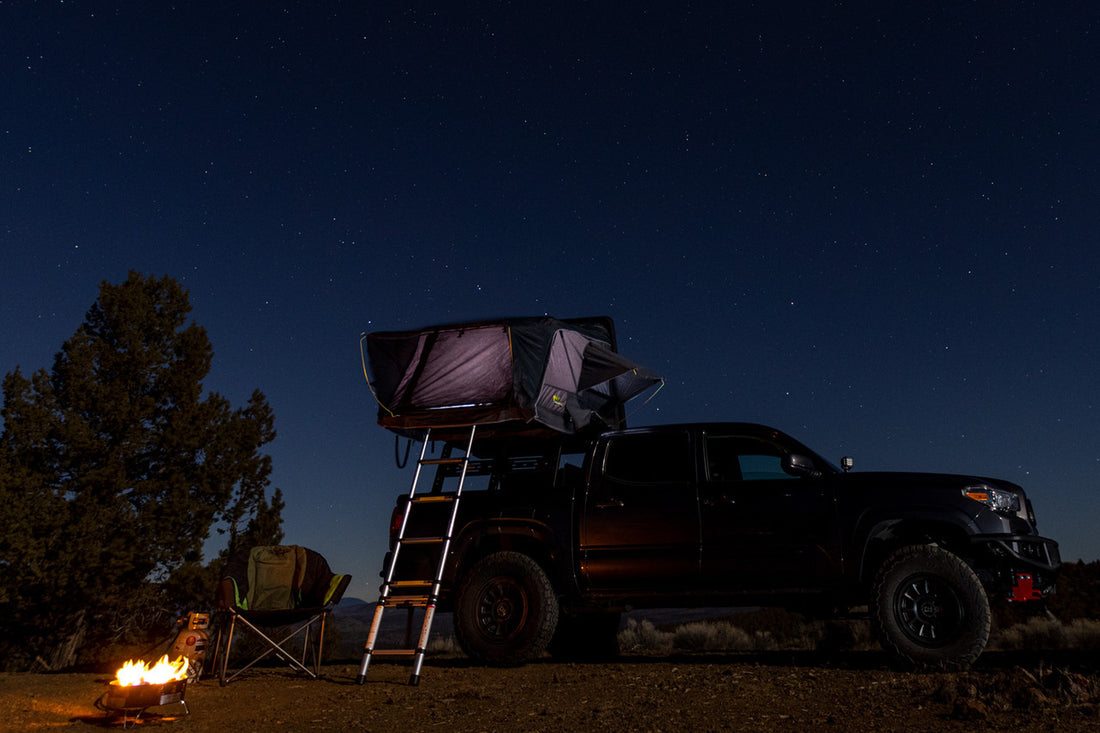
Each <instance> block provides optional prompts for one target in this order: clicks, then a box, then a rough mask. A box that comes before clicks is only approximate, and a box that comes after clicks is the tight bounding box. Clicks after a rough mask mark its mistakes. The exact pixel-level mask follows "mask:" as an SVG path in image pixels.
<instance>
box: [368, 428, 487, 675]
mask: <svg viewBox="0 0 1100 733" xmlns="http://www.w3.org/2000/svg"><path fill="white" fill-rule="evenodd" d="M476 433H477V426H476V425H471V426H470V437H469V439H468V440H467V443H466V453H465V455H463V456H461V457H458V458H452V457H451V448H452V446H451V444H450V443H447V444H445V445H444V447H443V451H442V455H441V457H440V458H425V456H426V455H427V451H428V442H429V441H430V440H431V429H430V428H429V429H428V430H427V431H426V432H425V433H424V444H423V445H422V446H421V448H420V457H419V458H418V459H417V461H416V471H415V472H414V474H413V481H412V488H410V489H409V494H408V496H409V502H408V504H407V505H406V507H405V516H403V517H402V518H401V526H400V527H399V528H398V530H397V538H396V542H395V544H394V547H393V551H392V553H391V554H390V562H389V567H388V568H386V575H385V579H384V580H383V581H382V587H381V590H380V592H379V595H378V604H377V605H376V606H375V608H374V618H373V619H372V620H371V625H370V632H369V633H368V634H367V643H366V647H365V649H364V651H363V661H362V663H361V664H360V665H359V675H358V676H357V677H356V678H355V681H356V683H357V684H360V685H361V684H363V683H364V682H366V678H367V667H368V666H369V665H370V662H371V658H372V657H411V658H412V660H413V669H412V674H411V675H410V676H409V684H410V685H413V686H415V685H417V684H419V683H420V668H421V667H422V666H423V664H424V655H425V652H426V651H427V646H428V637H429V635H430V634H431V630H432V621H433V620H434V618H435V609H436V605H437V604H438V603H439V593H440V587H441V586H442V583H443V570H444V568H445V567H446V565H447V553H448V552H450V549H451V538H452V536H453V534H454V529H455V521H456V519H457V517H458V504H459V499H460V498H461V497H462V487H463V485H464V484H465V483H466V471H467V469H468V468H469V466H470V460H471V458H472V452H473V448H474V435H475V434H476ZM424 466H437V467H438V466H459V467H461V469H460V471H459V475H458V488H457V489H456V490H455V491H454V493H450V494H442V493H439V494H437V493H432V494H417V493H416V489H417V485H418V484H419V482H420V473H421V470H422V469H423V468H424ZM439 502H449V503H450V505H451V512H450V517H449V519H448V521H447V525H446V528H445V529H444V531H443V533H442V534H441V535H439V536H431V537H407V536H406V535H405V532H406V529H407V528H408V526H409V517H411V516H412V513H413V510H414V507H416V506H418V505H420V504H427V503H439ZM430 544H438V545H439V547H440V549H439V560H438V562H437V563H436V569H435V576H434V577H433V578H431V579H425V578H400V579H399V578H396V577H395V575H396V571H397V563H398V558H399V557H400V556H401V548H403V547H405V546H408V545H430ZM395 590H397V591H401V592H399V593H398V594H396V595H395V594H394V591H395ZM410 591H412V592H410ZM416 591H426V593H417V592H416ZM387 608H407V609H409V613H410V624H411V623H412V621H411V614H412V611H413V609H416V608H423V609H424V620H423V623H422V624H421V626H420V637H419V639H418V641H417V642H416V646H415V647H413V648H401V649H378V648H376V643H377V641H378V631H379V629H380V627H381V625H382V615H383V613H384V612H385V610H386V609H387ZM406 643H408V642H407V641H406Z"/></svg>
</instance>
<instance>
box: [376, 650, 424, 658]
mask: <svg viewBox="0 0 1100 733" xmlns="http://www.w3.org/2000/svg"><path fill="white" fill-rule="evenodd" d="M371 654H372V655H373V656H376V657H412V656H415V655H416V650H415V649H374V650H373V651H371Z"/></svg>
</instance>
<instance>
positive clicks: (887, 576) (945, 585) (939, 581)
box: [871, 545, 991, 669]
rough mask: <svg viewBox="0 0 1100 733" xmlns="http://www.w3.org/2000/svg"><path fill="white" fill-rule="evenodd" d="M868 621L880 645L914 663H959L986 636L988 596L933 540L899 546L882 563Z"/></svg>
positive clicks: (971, 656)
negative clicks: (926, 543)
mask: <svg viewBox="0 0 1100 733" xmlns="http://www.w3.org/2000/svg"><path fill="white" fill-rule="evenodd" d="M871 621H872V623H873V625H874V628H875V632H876V634H877V635H878V637H879V641H880V642H881V643H882V646H883V648H885V649H886V650H887V651H888V652H890V653H891V654H892V655H893V656H895V657H897V658H898V659H899V660H901V661H903V662H906V663H908V664H911V665H914V666H917V667H931V668H937V669H965V668H966V667H969V666H970V665H971V664H972V663H973V662H974V660H975V659H977V658H978V655H980V654H981V653H982V650H983V649H985V643H986V641H987V640H988V639H989V627H990V621H991V617H990V612H989V599H988V598H986V595H985V589H984V588H982V584H981V581H980V580H978V576H977V575H976V574H975V573H974V571H973V570H972V569H971V568H970V566H969V565H967V564H966V563H965V562H964V561H963V560H962V559H961V558H960V557H958V556H957V555H955V554H953V553H951V552H949V551H947V550H945V549H943V548H941V547H937V546H935V545H912V546H909V547H903V548H901V549H900V550H898V551H897V552H895V553H894V554H893V555H891V556H890V557H889V558H888V559H887V561H886V563H885V564H884V565H883V566H882V569H881V570H880V571H879V573H878V575H877V577H876V578H875V584H874V589H873V596H872V602H871Z"/></svg>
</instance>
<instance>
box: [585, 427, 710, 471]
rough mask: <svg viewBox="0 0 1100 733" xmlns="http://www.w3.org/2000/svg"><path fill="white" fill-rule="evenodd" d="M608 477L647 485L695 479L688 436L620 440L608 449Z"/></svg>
mask: <svg viewBox="0 0 1100 733" xmlns="http://www.w3.org/2000/svg"><path fill="white" fill-rule="evenodd" d="M604 475H605V476H607V477H608V478H611V479H614V480H616V481H627V482H630V483H643V484H644V483H669V482H676V481H681V482H689V481H692V480H694V476H693V472H692V468H691V444H690V443H689V442H688V436H687V433H661V434H642V435H622V436H619V437H616V438H615V439H613V440H612V441H611V442H610V443H609V444H608V446H607V455H606V456H605V457H604Z"/></svg>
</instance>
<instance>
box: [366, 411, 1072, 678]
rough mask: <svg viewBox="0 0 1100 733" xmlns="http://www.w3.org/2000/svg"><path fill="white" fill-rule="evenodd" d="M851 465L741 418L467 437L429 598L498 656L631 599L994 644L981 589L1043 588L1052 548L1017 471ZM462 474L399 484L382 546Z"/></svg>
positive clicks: (409, 554)
mask: <svg viewBox="0 0 1100 733" xmlns="http://www.w3.org/2000/svg"><path fill="white" fill-rule="evenodd" d="M441 463H442V462H441ZM842 463H843V465H844V468H843V469H841V468H838V467H836V466H834V465H833V464H832V463H830V462H829V461H827V460H826V459H824V458H822V457H821V456H820V455H818V454H816V453H815V452H814V451H812V450H810V449H809V448H807V447H806V446H804V445H802V444H801V443H799V442H798V441H796V440H795V439H793V438H791V437H789V436H787V435H785V434H783V433H782V432H780V431H778V430H775V429H773V428H770V427H766V426H763V425H755V424H747V423H706V424H683V425H662V426H656V427H647V428H636V429H628V430H620V431H613V432H608V433H604V434H602V435H599V436H598V437H595V438H587V439H584V440H577V439H570V438H566V437H563V438H562V439H560V440H557V439H538V440H527V441H524V440H522V439H514V440H500V441H488V442H486V443H484V444H475V449H474V451H472V455H471V457H470V460H469V462H468V464H467V466H466V478H465V479H464V480H463V481H464V485H465V487H466V488H465V489H464V490H463V491H462V495H461V500H460V504H459V506H458V508H457V512H456V514H455V519H456V521H455V522H454V526H453V531H452V535H451V537H452V540H451V542H450V543H449V545H448V550H447V552H446V557H445V558H444V562H445V565H444V567H443V573H442V581H443V582H442V584H441V586H440V589H441V590H440V594H439V601H438V608H439V609H440V610H444V611H446V610H451V611H453V613H454V625H455V635H456V638H457V641H458V643H459V645H460V646H461V647H462V648H463V650H464V651H465V652H466V653H467V654H468V655H469V656H470V657H472V658H473V659H475V660H478V661H481V662H484V663H490V664H499V665H516V664H522V663H524V662H526V661H528V660H530V659H532V658H533V657H535V656H537V655H539V654H541V653H542V652H543V651H544V650H546V649H547V648H549V649H550V650H551V652H556V651H558V652H561V653H563V654H570V653H578V652H582V653H583V652H586V651H587V652H594V651H596V650H601V649H602V650H607V649H610V648H611V647H612V646H613V645H614V644H615V635H616V632H617V630H618V626H619V621H620V613H621V612H623V611H624V610H628V609H637V608H689V607H690V608H699V607H735V606H774V607H784V608H789V609H794V610H798V611H813V612H815V613H819V614H827V615H842V614H848V613H850V612H857V613H860V612H863V611H864V609H865V611H866V613H867V615H868V616H869V618H870V622H871V624H872V627H873V629H874V631H875V633H876V635H877V637H878V639H879V640H880V642H881V643H882V646H883V648H884V649H885V650H886V651H887V652H889V653H890V654H891V655H892V656H893V657H895V658H896V659H898V660H900V661H902V662H904V663H906V664H907V665H909V666H914V667H925V668H940V669H958V668H965V667H966V666H968V665H970V664H971V663H972V662H973V661H974V660H975V659H976V658H977V657H978V656H979V655H980V654H981V652H982V650H983V649H984V647H985V644H986V641H987V639H988V636H989V630H990V623H991V612H990V603H991V601H992V602H1008V603H1022V602H1033V601H1038V600H1041V599H1043V598H1044V597H1046V596H1047V595H1048V594H1050V593H1052V592H1053V590H1054V583H1055V579H1056V577H1057V574H1058V569H1059V566H1060V561H1059V556H1058V545H1057V543H1056V542H1054V541H1053V540H1050V539H1047V538H1044V537H1042V536H1040V535H1039V534H1038V532H1037V530H1036V523H1035V515H1034V512H1033V509H1032V506H1031V502H1030V501H1028V499H1027V496H1026V495H1025V493H1024V490H1023V489H1022V488H1020V487H1019V486H1017V485H1015V484H1012V483H1008V482H1006V481H1002V480H997V479H991V478H982V477H978V476H958V475H943V474H934V473H879V472H866V473H861V472H853V471H850V468H851V460H850V459H847V458H845V459H844V461H843V462H842ZM459 473H460V471H459V469H458V468H456V466H455V465H453V464H445V465H440V466H439V468H438V472H437V475H436V477H435V480H434V483H433V485H432V487H431V488H430V489H429V490H428V491H427V492H425V493H424V494H423V495H422V496H418V497H417V498H414V499H413V501H412V503H411V504H410V499H409V497H408V496H403V497H401V498H400V499H399V500H398V504H397V506H396V508H395V510H394V516H393V521H392V524H391V527H392V531H391V534H392V535H393V536H391V550H390V553H391V554H390V558H392V556H393V552H394V549H395V548H396V547H397V542H398V540H397V535H398V532H399V531H403V532H404V536H406V537H414V536H419V535H433V534H439V533H440V532H441V531H442V530H440V529H439V525H440V523H441V521H442V522H443V524H446V522H445V521H443V512H444V510H443V504H444V503H445V502H442V501H439V502H432V501H431V499H432V497H433V496H437V497H444V496H446V495H447V493H448V492H449V493H452V494H453V493H454V491H455V488H454V487H455V481H454V478H455V477H456V476H457V475H458V474H459ZM479 482H480V483H479ZM414 486H415V483H414ZM410 506H411V507H412V511H411V512H409V517H408V520H407V522H406V523H403V518H404V515H405V513H406V512H407V511H408V510H409V508H410ZM402 527H404V529H403V530H402V529H400V528H402ZM439 555H440V552H439V550H438V549H436V550H435V552H434V554H433V552H432V551H431V550H430V549H429V548H428V547H427V546H420V545H417V544H410V545H409V546H402V549H401V550H400V554H399V557H398V562H397V563H396V564H395V565H394V567H393V571H394V572H395V573H396V576H397V577H417V576H419V577H433V573H434V572H435V571H436V569H437V568H436V564H437V563H438V562H439V560H440V558H439ZM387 567H390V562H389V558H388V559H387Z"/></svg>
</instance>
